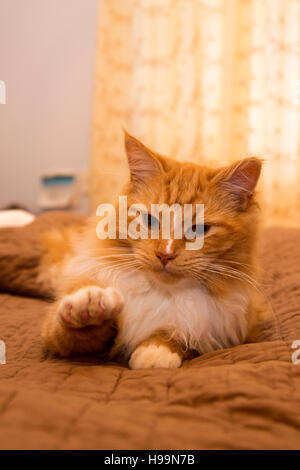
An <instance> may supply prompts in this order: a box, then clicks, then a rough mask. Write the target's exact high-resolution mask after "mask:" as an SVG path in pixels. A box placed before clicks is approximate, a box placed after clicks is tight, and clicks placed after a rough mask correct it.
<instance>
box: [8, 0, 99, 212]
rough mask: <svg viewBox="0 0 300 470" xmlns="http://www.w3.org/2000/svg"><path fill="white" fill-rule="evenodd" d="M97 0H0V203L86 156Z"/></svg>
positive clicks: (28, 197) (22, 196)
mask: <svg viewBox="0 0 300 470" xmlns="http://www.w3.org/2000/svg"><path fill="white" fill-rule="evenodd" d="M97 10H98V0H0V80H3V81H4V82H5V84H6V104H0V208H2V207H3V206H4V205H6V204H9V203H11V202H19V203H22V204H24V205H25V206H27V207H28V208H29V209H31V210H34V211H36V210H37V206H36V195H37V188H38V178H39V175H40V174H41V173H42V172H45V171H51V170H52V169H64V168H69V169H73V170H76V171H79V172H81V171H82V170H84V169H85V168H87V166H88V164H89V153H90V123H91V114H92V83H93V69H94V49H95V42H96V29H97V28H96V27H97Z"/></svg>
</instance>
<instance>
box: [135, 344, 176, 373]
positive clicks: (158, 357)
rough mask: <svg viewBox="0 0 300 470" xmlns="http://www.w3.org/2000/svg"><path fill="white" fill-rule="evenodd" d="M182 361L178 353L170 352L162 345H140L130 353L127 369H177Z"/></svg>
mask: <svg viewBox="0 0 300 470" xmlns="http://www.w3.org/2000/svg"><path fill="white" fill-rule="evenodd" d="M181 363H182V360H181V357H180V355H179V354H178V353H176V352H172V351H170V349H169V348H168V347H167V346H164V345H163V344H160V345H155V344H149V345H145V346H143V345H141V346H139V347H137V348H136V350H135V351H134V352H133V353H132V355H131V358H130V361H129V367H130V368H131V369H157V368H159V367H163V368H168V369H177V368H178V367H180V366H181Z"/></svg>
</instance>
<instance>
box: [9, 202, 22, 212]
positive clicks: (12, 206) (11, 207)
mask: <svg viewBox="0 0 300 470" xmlns="http://www.w3.org/2000/svg"><path fill="white" fill-rule="evenodd" d="M16 209H21V210H22V211H27V209H26V207H24V206H22V204H19V203H17V202H12V203H11V204H8V206H6V207H4V208H3V210H5V211H12V210H16ZM27 212H28V211H27Z"/></svg>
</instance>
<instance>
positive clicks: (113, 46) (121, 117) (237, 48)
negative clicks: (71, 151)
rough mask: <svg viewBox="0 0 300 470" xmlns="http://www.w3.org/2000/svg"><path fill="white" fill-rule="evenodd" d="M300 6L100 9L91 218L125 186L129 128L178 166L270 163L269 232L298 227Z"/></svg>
mask: <svg viewBox="0 0 300 470" xmlns="http://www.w3.org/2000/svg"><path fill="white" fill-rule="evenodd" d="M299 46H300V0H101V1H100V12H99V37H98V46H97V54H96V70H95V96H94V98H95V101H94V117H93V139H92V161H91V193H92V206H93V210H95V208H96V207H97V205H98V204H99V203H101V202H107V201H111V200H112V198H114V197H115V195H116V194H117V193H118V191H119V190H120V189H121V188H122V185H123V184H124V182H125V181H126V178H127V176H128V175H127V166H126V158H125V154H124V148H123V135H122V134H123V132H122V128H126V130H127V131H128V132H129V133H131V134H133V135H134V136H136V137H137V138H139V139H140V140H142V141H143V142H144V143H145V144H146V145H148V146H149V147H151V148H153V150H155V151H157V152H160V153H162V154H164V155H168V156H171V157H173V158H176V159H178V160H181V161H187V160H189V161H193V162H196V163H199V164H203V165H215V166H223V165H226V164H229V163H231V162H233V161H235V160H237V159H241V158H244V157H247V156H250V155H254V156H258V157H261V158H263V159H264V161H265V163H264V170H263V175H262V178H261V182H260V187H259V190H260V194H261V200H262V203H263V206H264V208H265V212H266V214H267V216H268V220H269V221H270V220H271V221H275V222H276V221H283V222H285V223H287V221H288V223H290V224H295V223H299V221H300V215H299V213H300V142H299V130H300V47H299Z"/></svg>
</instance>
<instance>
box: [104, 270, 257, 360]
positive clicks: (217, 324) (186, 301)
mask: <svg viewBox="0 0 300 470" xmlns="http://www.w3.org/2000/svg"><path fill="white" fill-rule="evenodd" d="M97 277H98V280H99V281H100V282H101V281H102V282H103V281H104V282H105V283H106V284H109V285H111V286H114V287H116V288H118V289H119V290H120V291H121V292H122V294H123V296H124V300H125V304H124V308H123V310H122V313H121V315H122V321H121V322H120V323H121V328H120V331H119V334H118V338H117V343H118V345H119V346H120V348H121V349H122V351H123V352H124V353H125V354H128V355H129V354H131V352H132V351H133V350H134V349H135V348H136V347H137V346H138V345H139V344H140V343H141V342H142V341H143V340H145V339H147V338H149V336H151V334H152V333H153V332H155V331H156V330H159V329H164V328H171V329H174V330H175V332H176V336H177V337H178V338H179V339H180V341H181V342H182V343H183V345H184V346H185V347H186V348H187V349H194V350H197V351H198V352H199V353H205V352H208V351H212V350H214V349H220V348H224V347H230V346H233V345H236V344H239V343H240V342H241V341H242V340H243V339H244V338H245V336H246V333H247V318H246V313H247V307H248V304H249V298H248V295H247V294H246V292H245V291H243V292H242V291H241V290H240V289H239V290H237V289H236V290H234V291H232V292H230V293H229V294H227V296H224V297H223V298H222V299H219V300H218V299H217V298H214V297H213V296H212V295H211V294H209V292H208V291H207V290H206V289H205V288H204V287H201V285H199V284H198V283H197V284H196V283H193V281H191V280H183V281H179V282H177V283H175V284H171V285H169V284H163V283H159V282H157V281H156V282H153V281H150V280H149V278H148V277H147V276H146V275H145V274H143V273H137V272H134V273H132V274H130V273H128V272H127V273H126V275H121V274H119V275H116V276H115V275H113V274H112V273H111V271H107V272H106V273H104V272H103V271H102V273H101V274H99V275H98V276H97Z"/></svg>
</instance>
